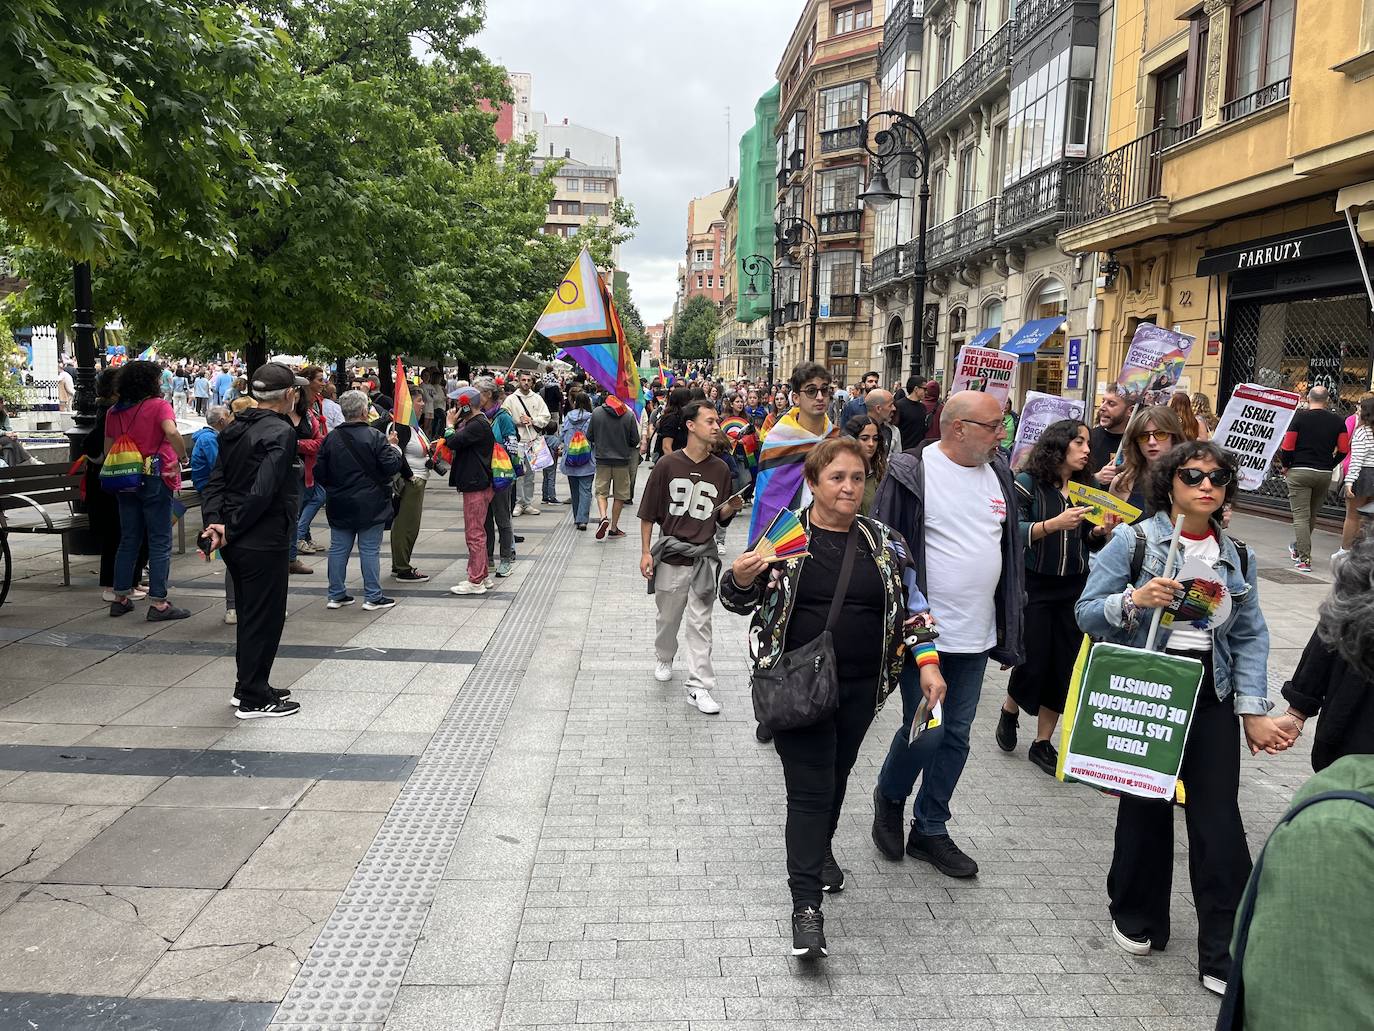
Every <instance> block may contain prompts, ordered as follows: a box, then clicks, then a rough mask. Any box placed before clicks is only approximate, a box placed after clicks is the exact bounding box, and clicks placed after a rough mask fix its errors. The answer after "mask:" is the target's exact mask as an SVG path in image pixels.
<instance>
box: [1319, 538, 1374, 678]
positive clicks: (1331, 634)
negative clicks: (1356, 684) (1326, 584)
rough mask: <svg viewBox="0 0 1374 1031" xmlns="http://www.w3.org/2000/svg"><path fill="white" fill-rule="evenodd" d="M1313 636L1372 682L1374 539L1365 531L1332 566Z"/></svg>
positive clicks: (1373, 673)
mask: <svg viewBox="0 0 1374 1031" xmlns="http://www.w3.org/2000/svg"><path fill="white" fill-rule="evenodd" d="M1334 572H1335V574H1336V579H1335V583H1334V584H1333V585H1332V588H1331V594H1330V595H1329V596H1328V597H1327V599H1326V601H1324V602H1322V604H1321V608H1320V609H1318V617H1317V636H1318V637H1320V638H1321V639H1322V642H1323V643H1324V644H1325V645H1326V646H1327V647H1328V648H1331V649H1332V650H1333V651H1335V652H1336V653H1337V654H1339V655H1340V657H1341V658H1343V659H1344V660H1345V661H1346V662H1347V663H1348V664H1349V665H1350V667H1351V668H1352V669H1354V670H1355V671H1357V672H1358V673H1359V674H1360V675H1361V676H1363V677H1364V678H1365V679H1366V680H1374V536H1371V535H1370V533H1369V532H1368V531H1366V533H1365V535H1364V536H1363V537H1361V538H1360V539H1359V540H1357V541H1356V542H1355V544H1354V546H1353V547H1352V548H1351V549H1350V553H1349V554H1348V555H1345V556H1343V557H1342V558H1341V559H1340V560H1339V561H1338V562H1337V563H1335V570H1334Z"/></svg>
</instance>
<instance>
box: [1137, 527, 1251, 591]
mask: <svg viewBox="0 0 1374 1031" xmlns="http://www.w3.org/2000/svg"><path fill="white" fill-rule="evenodd" d="M1131 529H1133V530H1134V531H1135V551H1133V552H1132V553H1131V579H1130V583H1131V584H1132V585H1134V584H1135V582H1136V581H1137V580H1139V579H1140V573H1141V570H1143V569H1144V568H1145V529H1144V527H1142V526H1141V525H1140V524H1139V523H1136V524H1135V525H1134V526H1133V527H1131ZM1227 536H1228V537H1230V536H1231V535H1230V534H1227ZM1231 543H1232V544H1234V545H1235V546H1236V552H1237V554H1239V556H1240V575H1241V576H1243V577H1244V578H1245V579H1247V580H1248V579H1250V546H1249V545H1248V544H1246V543H1245V542H1244V541H1243V540H1241V539H1240V538H1239V537H1231Z"/></svg>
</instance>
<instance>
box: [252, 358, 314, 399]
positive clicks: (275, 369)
mask: <svg viewBox="0 0 1374 1031" xmlns="http://www.w3.org/2000/svg"><path fill="white" fill-rule="evenodd" d="M309 382H310V381H309V380H305V379H302V378H301V377H299V376H297V375H296V374H295V373H294V372H292V371H291V366H289V365H285V364H283V363H282V362H268V363H267V364H266V365H259V366H258V368H257V370H256V371H255V372H254V373H253V380H252V382H251V383H249V385H248V392H249V393H250V394H253V395H254V396H257V395H258V394H266V393H269V392H271V391H273V390H285V389H287V388H288V387H304V386H306V385H308V384H309Z"/></svg>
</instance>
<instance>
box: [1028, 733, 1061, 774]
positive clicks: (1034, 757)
mask: <svg viewBox="0 0 1374 1031" xmlns="http://www.w3.org/2000/svg"><path fill="white" fill-rule="evenodd" d="M1026 758H1028V759H1030V761H1031V762H1033V763H1035V765H1036V766H1039V767H1040V768H1041V769H1042V770H1044V771H1045V772H1046V773H1048V774H1049V775H1050V776H1051V777H1053V776H1055V773H1056V771H1057V769H1058V766H1059V753H1058V752H1057V751H1055V747H1054V745H1052V744H1050V743H1049V742H1048V741H1032V742H1031V746H1030V750H1029V751H1028V752H1027V753H1026Z"/></svg>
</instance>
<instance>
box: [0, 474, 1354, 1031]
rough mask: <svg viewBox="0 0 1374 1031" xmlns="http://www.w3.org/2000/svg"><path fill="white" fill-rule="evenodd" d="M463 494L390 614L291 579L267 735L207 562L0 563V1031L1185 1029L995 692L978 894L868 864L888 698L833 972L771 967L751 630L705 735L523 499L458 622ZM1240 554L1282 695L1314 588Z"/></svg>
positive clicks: (1263, 771)
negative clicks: (107, 577)
mask: <svg viewBox="0 0 1374 1031" xmlns="http://www.w3.org/2000/svg"><path fill="white" fill-rule="evenodd" d="M563 487H564V485H563V484H562V483H560V488H563ZM457 500H458V499H457V497H456V495H455V494H454V493H453V492H452V491H451V490H449V489H447V488H446V487H444V486H441V485H439V484H437V483H435V484H431V486H430V495H429V498H428V500H427V505H426V512H425V520H424V530H423V533H422V536H421V540H420V543H419V545H418V546H417V549H416V551H417V564H418V565H419V566H420V567H421V568H422V569H424V570H425V571H426V572H428V573H430V574H431V576H433V579H432V580H431V582H430V583H428V584H425V585H422V586H418V587H412V588H409V589H403V588H397V589H394V590H393V589H390V588H389V589H388V590H389V593H390V594H392V595H393V596H395V597H396V598H397V599H398V601H399V604H398V605H397V606H396V608H394V609H392V610H390V611H388V612H383V613H366V612H363V611H362V610H361V608H360V607H354V608H350V609H345V610H340V611H335V612H328V611H326V610H325V608H324V600H325V598H324V584H323V566H324V561H323V559H324V556H323V555H316V556H307V557H306V558H307V561H309V562H310V563H311V564H312V565H314V566H316V569H317V572H316V573H315V575H314V576H310V577H299V576H297V577H292V581H291V587H292V594H291V603H290V609H291V616H290V619H289V620H288V622H287V633H286V637H285V639H284V644H283V648H282V651H281V656H282V657H281V658H279V659H278V661H277V664H276V675H275V676H274V681H275V682H276V684H277V686H278V687H290V688H291V690H292V691H293V692H294V694H293V697H294V698H295V699H297V700H299V701H300V703H301V705H302V711H301V713H300V714H299V715H298V716H296V717H293V718H291V719H289V720H282V721H255V722H251V723H246V724H245V723H239V722H238V721H236V720H235V719H234V717H233V714H232V710H231V709H230V707H229V705H228V702H229V693H230V689H231V686H232V670H233V660H232V657H231V656H232V650H233V629H232V628H230V627H226V626H224V625H223V624H222V623H221V621H220V615H221V612H222V608H223V599H222V595H221V590H220V586H219V582H220V581H219V578H220V574H221V572H222V568H221V567H207V566H206V565H204V564H203V563H202V562H201V561H200V559H199V556H197V555H195V553H194V551H192V552H190V553H188V554H187V555H184V556H177V557H176V558H175V561H174V568H173V584H174V588H173V593H174V596H175V598H176V600H177V601H178V602H179V603H180V604H184V605H187V606H188V607H190V608H192V609H193V610H194V611H195V613H196V614H195V616H194V617H193V618H192V619H189V620H186V621H184V622H181V623H174V624H149V623H146V622H143V621H142V618H141V616H135V617H125V618H124V619H121V620H112V619H109V618H107V617H106V615H105V609H106V606H104V605H103V604H101V603H100V601H99V595H98V592H97V591H96V589H95V588H94V587H93V586H92V585H93V584H94V583H95V578H94V573H93V563H92V562H91V561H90V560H83V559H78V560H76V561H74V563H73V578H74V586H73V587H72V588H70V589H64V588H62V587H61V586H59V585H60V556H59V554H58V553H57V551H56V550H55V548H54V547H53V542H52V541H51V540H49V539H47V538H41V539H37V540H28V539H20V540H15V541H13V542H12V544H13V546H14V547H15V550H16V556H17V559H18V564H19V573H20V575H21V576H22V577H23V579H22V580H21V581H20V582H19V583H18V584H17V585H16V587H15V589H14V591H13V592H12V593H11V595H10V600H9V601H8V602H7V603H6V605H5V606H4V607H3V608H0V1031H9V1029H11V1028H28V1029H41V1031H47V1029H58V1028H60V1029H63V1031H78V1029H88V1028H89V1029H94V1028H113V1027H118V1028H120V1029H130V1031H134V1029H145V1028H146V1029H151V1028H158V1029H160V1031H181V1029H187V1031H189V1029H193V1028H194V1029H197V1031H219V1029H226V1031H227V1029H253V1031H261V1029H263V1028H266V1027H268V1026H269V1025H270V1026H272V1027H274V1028H276V1029H278V1031H288V1029H291V1031H297V1029H299V1031H304V1029H306V1028H325V1027H344V1028H348V1029H350V1031H381V1029H383V1028H385V1031H420V1029H431V1028H433V1029H438V1028H444V1029H459V1031H468V1029H471V1031H491V1029H495V1028H498V1027H500V1028H507V1027H539V1028H546V1029H549V1031H552V1029H555V1028H567V1027H571V1026H574V1025H583V1024H602V1025H612V1026H614V1027H616V1028H621V1029H626V1031H629V1029H633V1031H717V1029H722V1028H726V1027H728V1028H731V1029H738V1031H770V1029H773V1028H777V1029H783V1028H787V1029H793V1028H799V1027H800V1028H816V1029H818V1031H819V1029H822V1028H825V1029H831V1028H848V1027H862V1028H864V1029H865V1031H879V1029H888V1028H892V1029H895V1028H898V1027H900V1028H903V1029H912V1028H915V1029H918V1031H927V1029H929V1031H935V1029H949V1031H953V1029H956V1028H957V1029H960V1031H963V1029H993V1028H999V1029H1010V1028H1035V1029H1036V1031H1046V1029H1055V1028H1063V1029H1068V1028H1073V1029H1075V1031H1090V1029H1103V1031H1105V1029H1113V1031H1117V1029H1120V1031H1125V1029H1133V1031H1144V1029H1149V1031H1171V1029H1188V1031H1201V1029H1204V1028H1209V1027H1210V1026H1211V1024H1212V1021H1213V1019H1214V1014H1215V1011H1216V1002H1215V999H1214V997H1213V996H1211V995H1209V994H1208V993H1206V992H1204V991H1203V990H1202V989H1201V987H1200V986H1199V985H1198V984H1197V981H1196V979H1195V976H1194V975H1195V964H1194V955H1193V948H1192V939H1193V937H1194V933H1195V924H1194V922H1193V919H1192V914H1191V904H1190V902H1189V897H1188V893H1187V874H1186V856H1185V854H1184V853H1183V851H1182V849H1181V848H1180V850H1179V854H1178V861H1177V864H1176V874H1175V890H1176V898H1175V904H1174V910H1173V914H1174V920H1175V931H1174V944H1173V945H1172V946H1171V948H1170V949H1169V951H1168V952H1166V953H1163V954H1155V955H1153V956H1151V957H1150V958H1148V959H1145V960H1141V959H1133V958H1131V957H1128V956H1126V955H1125V954H1124V953H1122V952H1121V951H1119V950H1118V949H1117V948H1116V947H1115V946H1114V945H1113V944H1112V943H1111V940H1110V933H1109V929H1110V925H1109V921H1108V919H1107V913H1106V907H1105V889H1104V882H1105V873H1106V866H1107V862H1108V859H1109V856H1110V850H1111V833H1112V825H1113V814H1114V803H1113V802H1112V801H1111V800H1110V799H1107V798H1105V797H1103V796H1101V795H1099V794H1097V793H1096V792H1093V791H1090V790H1088V789H1086V788H1084V787H1082V786H1074V785H1063V784H1059V783H1056V782H1054V781H1052V780H1050V779H1049V778H1047V777H1045V776H1044V775H1043V774H1041V773H1040V772H1038V771H1037V770H1036V769H1035V768H1034V767H1032V766H1031V765H1030V764H1029V763H1028V762H1027V761H1026V759H1025V757H1024V750H1022V751H1020V752H1018V753H1017V754H1016V755H1014V756H1008V755H1004V754H1002V753H1001V752H999V751H998V750H997V749H996V747H995V746H994V744H993V741H992V728H993V723H994V719H995V712H996V709H997V706H998V704H999V701H1000V697H1001V689H1002V687H1003V686H1004V684H1005V674H1000V673H994V674H993V675H992V676H991V678H990V682H989V684H988V686H987V689H986V690H985V692H984V695H983V700H982V706H981V712H980V717H979V721H978V722H977V723H976V724H975V728H974V739H975V744H974V753H973V756H972V757H971V760H970V763H969V766H968V769H967V772H966V773H965V776H964V779H963V782H962V783H961V785H960V788H959V791H958V793H957V794H956V796H955V799H954V811H955V821H954V823H953V824H952V833H953V834H954V835H955V837H956V840H959V841H960V842H962V843H964V844H965V845H966V846H969V848H968V850H969V851H970V852H971V853H972V854H973V855H974V857H975V858H976V859H977V860H978V862H979V863H980V865H981V867H982V873H981V874H980V876H979V877H978V878H977V879H976V880H973V881H970V882H955V881H952V880H949V879H947V878H944V877H942V876H941V875H940V874H938V873H936V872H935V871H934V870H933V869H932V868H931V867H929V866H926V865H924V864H917V863H915V862H914V861H910V860H908V861H907V862H905V863H901V864H892V863H888V862H886V861H884V860H882V859H880V858H879V857H877V855H876V853H875V851H874V849H873V847H872V845H871V844H870V842H869V840H868V822H869V818H870V815H871V810H870V808H869V804H868V798H867V796H868V793H869V791H870V790H871V786H872V784H873V781H874V777H875V773H876V767H877V764H878V763H879V762H880V760H881V757H882V754H883V752H884V750H885V746H886V743H887V741H888V739H889V737H890V735H891V732H892V729H893V727H894V726H895V723H896V721H897V718H898V713H897V712H896V707H895V706H893V707H891V708H889V709H888V710H886V711H884V712H883V713H882V714H881V715H880V716H879V718H878V721H877V723H876V724H875V728H874V730H873V732H872V733H871V734H870V736H869V738H868V741H867V743H866V746H865V748H864V750H863V753H862V755H861V756H860V759H859V765H858V767H857V768H856V770H855V774H854V778H853V780H852V782H851V789H850V794H849V803H848V807H847V810H846V813H845V817H844V819H843V821H842V824H841V828H840V833H839V838H838V843H837V849H836V851H837V854H838V856H839V858H840V861H841V863H842V864H843V865H844V866H845V868H846V869H847V871H848V873H849V881H848V887H847V889H846V891H845V892H844V893H843V895H842V896H839V897H837V898H833V899H829V900H827V904H826V916H827V923H826V930H827V933H828V936H829V939H830V949H831V958H830V959H828V960H826V961H824V962H823V963H820V964H818V965H814V966H811V967H803V966H801V965H799V964H798V963H797V962H796V961H794V960H792V959H790V958H789V957H788V956H787V955H786V952H787V946H788V945H789V944H790V939H789V938H788V937H787V934H788V930H789V924H788V920H787V917H788V914H789V912H790V906H789V901H788V896H787V890H786V883H785V873H784V870H783V848H782V823H783V818H784V799H783V790H782V779H781V776H780V769H779V766H778V762H777V759H776V756H775V755H774V754H773V752H772V750H771V748H770V747H765V746H761V745H758V744H757V743H755V741H754V739H753V721H752V718H751V714H750V709H749V702H748V695H747V683H746V673H747V657H746V653H745V628H746V623H745V621H744V620H742V619H739V618H737V617H734V616H731V615H729V614H727V613H725V612H724V611H723V610H721V609H719V608H717V615H716V645H715V654H716V668H717V671H718V673H719V675H720V677H721V690H720V692H719V693H718V697H719V698H720V699H721V700H722V702H723V704H724V706H725V711H724V712H723V713H722V714H721V715H720V716H718V717H707V716H703V715H701V714H699V713H697V712H696V711H695V709H693V708H691V707H690V706H689V705H688V704H686V702H685V696H684V693H683V690H682V685H681V680H682V672H681V670H679V673H678V679H677V683H675V684H673V685H663V684H658V683H656V682H655V681H654V680H653V677H652V665H653V660H652V655H651V647H650V645H651V641H652V635H653V605H652V600H651V599H650V598H648V597H647V596H646V595H645V593H644V588H643V583H642V580H641V579H640V578H639V576H638V573H637V568H636V567H637V561H638V547H637V541H636V539H635V537H634V536H631V537H629V538H627V539H625V540H621V541H618V542H614V541H613V542H607V543H604V544H603V543H598V542H597V541H595V540H594V539H593V538H592V535H591V534H590V533H586V534H582V533H575V532H574V531H573V529H572V526H571V524H570V523H569V522H568V520H567V509H566V508H546V509H545V511H544V514H542V515H540V516H537V517H527V518H523V519H520V520H517V529H518V532H521V533H524V534H526V536H527V537H528V541H527V543H526V544H525V545H523V546H522V548H521V555H520V558H519V560H518V561H517V563H516V566H515V574H514V575H513V576H512V577H511V578H510V579H508V580H505V581H502V586H501V589H500V590H499V591H498V592H497V593H496V594H495V595H492V596H488V597H485V598H476V599H468V598H455V597H452V596H450V595H448V594H447V588H448V586H449V585H450V584H452V583H455V582H457V580H458V579H459V578H460V576H461V571H462V569H463V563H464V557H463V552H462V548H463V537H462V533H461V518H460V516H459V513H458V504H457ZM190 518H191V520H192V526H193V527H198V514H197V513H192V514H191V516H190ZM741 523H742V521H741ZM1233 529H1235V530H1236V532H1237V533H1239V534H1240V535H1241V536H1243V537H1246V538H1247V539H1249V540H1250V541H1251V542H1252V543H1253V544H1255V546H1256V547H1257V549H1258V550H1259V552H1260V567H1261V571H1260V575H1261V592H1262V600H1263V604H1264V608H1265V611H1266V613H1267V614H1268V616H1269V619H1270V626H1271V630H1272V634H1273V644H1274V651H1273V661H1272V664H1271V671H1272V676H1273V678H1274V681H1275V684H1274V689H1275V692H1276V691H1277V686H1278V684H1279V683H1281V682H1282V679H1283V677H1284V675H1286V674H1287V673H1288V672H1289V671H1290V670H1291V669H1292V667H1293V666H1294V665H1295V663H1296V660H1297V656H1298V654H1299V652H1300V650H1301V647H1302V645H1303V644H1304V643H1305V641H1306V639H1307V636H1308V634H1309V632H1310V630H1311V627H1312V625H1313V622H1314V620H1315V614H1316V609H1317V605H1318V604H1319V602H1320V601H1321V599H1322V597H1323V595H1324V593H1325V587H1324V581H1325V580H1326V579H1327V578H1328V577H1329V574H1327V573H1325V572H1324V571H1323V570H1321V569H1319V571H1318V573H1317V575H1315V576H1311V577H1302V576H1300V575H1299V574H1294V573H1292V572H1291V571H1290V570H1289V568H1288V562H1287V559H1286V555H1285V553H1284V545H1285V544H1286V541H1287V527H1286V526H1285V525H1284V524H1282V523H1277V522H1272V521H1267V520H1262V519H1258V518H1255V517H1239V518H1238V519H1237V520H1236V523H1235V526H1234V527H1233ZM741 532H742V525H741V527H740V528H738V529H735V530H732V534H731V540H730V549H729V550H730V554H731V555H733V554H734V553H735V552H736V551H737V549H738V547H739V545H740V540H739V537H740V535H741ZM323 536H324V519H323V516H321V518H320V519H319V520H318V521H317V539H321V538H322V537H323ZM189 537H190V533H189V532H188V538H189ZM1333 547H1334V539H1333V538H1332V537H1331V536H1330V535H1329V534H1322V535H1320V537H1319V541H1318V545H1317V548H1316V551H1317V552H1318V553H1319V554H1321V555H1323V556H1325V555H1328V554H1329V553H1330V552H1331V550H1332V549H1333ZM383 563H384V566H383V568H384V570H385V569H386V568H387V566H386V553H385V550H384V557H383ZM1323 564H1324V563H1323ZM355 575H356V572H355ZM141 607H142V606H140V608H141ZM1022 727H1023V737H1024V736H1025V734H1024V729H1025V727H1026V721H1024V720H1023V721H1022ZM1308 739H1310V734H1309V735H1308V737H1307V738H1305V739H1304V741H1303V742H1302V744H1301V746H1300V747H1299V748H1298V749H1295V750H1294V751H1293V752H1290V753H1287V754H1285V755H1283V756H1280V757H1278V758H1259V759H1250V758H1246V759H1245V760H1244V771H1243V791H1242V809H1243V812H1244V813H1245V815H1246V820H1247V827H1248V830H1249V832H1250V837H1251V845H1252V849H1253V848H1257V847H1258V846H1259V844H1260V843H1261V842H1262V841H1263V838H1264V836H1265V834H1266V833H1267V831H1268V829H1269V828H1270V826H1271V825H1272V824H1273V822H1274V820H1275V819H1276V818H1277V817H1278V815H1279V814H1280V813H1281V812H1282V811H1283V809H1284V808H1285V805H1286V802H1287V800H1288V799H1289V798H1290V797H1291V796H1292V794H1293V792H1294V790H1295V789H1296V787H1297V786H1298V785H1299V784H1300V783H1301V782H1302V781H1303V780H1304V779H1305V777H1306V776H1307V775H1308V773H1309V766H1308V763H1307V740H1308ZM1180 827H1181V821H1180Z"/></svg>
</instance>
